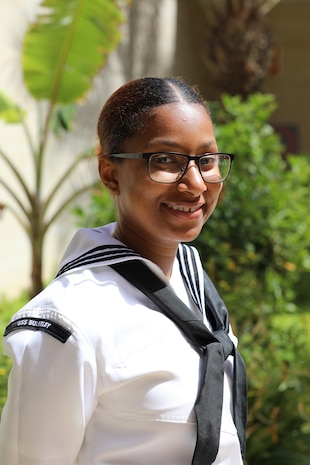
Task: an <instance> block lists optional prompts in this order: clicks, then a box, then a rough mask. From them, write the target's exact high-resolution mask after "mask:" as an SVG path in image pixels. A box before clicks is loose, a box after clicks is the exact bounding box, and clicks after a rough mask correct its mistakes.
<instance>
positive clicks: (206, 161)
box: [200, 157, 216, 169]
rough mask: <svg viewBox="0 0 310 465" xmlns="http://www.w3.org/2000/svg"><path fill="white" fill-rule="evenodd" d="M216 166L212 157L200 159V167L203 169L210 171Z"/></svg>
mask: <svg viewBox="0 0 310 465" xmlns="http://www.w3.org/2000/svg"><path fill="white" fill-rule="evenodd" d="M215 164H216V159H215V158H214V157H206V158H201V159H200V166H201V167H202V168H204V169H207V168H208V169H210V168H212V167H213V166H214V165H215Z"/></svg>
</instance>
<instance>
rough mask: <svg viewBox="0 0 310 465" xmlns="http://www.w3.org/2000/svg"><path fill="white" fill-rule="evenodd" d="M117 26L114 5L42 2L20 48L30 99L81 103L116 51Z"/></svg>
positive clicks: (102, 0) (104, 0) (110, 0)
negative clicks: (79, 101) (98, 74)
mask: <svg viewBox="0 0 310 465" xmlns="http://www.w3.org/2000/svg"><path fill="white" fill-rule="evenodd" d="M121 22H122V14H121V11H120V8H119V3H118V2H116V1H115V0H91V1H89V0H66V1H59V0H45V1H44V2H43V3H42V6H41V8H40V10H39V14H38V17H37V20H36V22H35V23H34V24H32V25H31V27H30V28H29V30H28V32H27V33H26V35H25V40H24V45H23V56H22V62H23V71H24V78H25V82H26V85H27V87H28V89H29V91H30V92H31V94H32V95H33V96H34V97H35V98H36V99H46V100H49V101H50V102H54V103H70V102H74V101H76V100H78V99H79V98H81V97H82V96H83V95H84V94H85V93H86V92H87V91H88V89H89V88H90V86H91V84H92V80H93V78H94V76H95V75H96V74H97V73H98V71H99V70H100V68H101V67H103V66H104V64H105V60H106V58H107V55H108V53H109V52H110V51H111V50H112V49H113V48H114V47H115V46H116V45H117V43H118V41H119V39H120V32H119V25H120V23H121Z"/></svg>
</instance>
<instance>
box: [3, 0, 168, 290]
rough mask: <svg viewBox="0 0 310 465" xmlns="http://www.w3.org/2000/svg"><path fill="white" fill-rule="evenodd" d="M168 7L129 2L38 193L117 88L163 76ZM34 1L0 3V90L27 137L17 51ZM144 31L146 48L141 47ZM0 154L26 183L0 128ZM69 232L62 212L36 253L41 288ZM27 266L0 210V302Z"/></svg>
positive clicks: (146, 0)
mask: <svg viewBox="0 0 310 465" xmlns="http://www.w3.org/2000/svg"><path fill="white" fill-rule="evenodd" d="M176 1H177V0H156V2H153V0H143V1H141V0H135V1H134V2H133V3H132V6H134V9H135V18H133V21H132V22H131V23H130V22H126V23H124V25H123V27H122V32H123V39H122V42H121V44H120V45H119V47H118V48H117V50H115V51H114V52H113V53H112V54H111V55H110V56H109V59H108V63H107V65H106V67H105V69H104V70H103V71H102V72H101V73H100V75H99V76H97V78H96V79H95V82H94V88H93V90H92V91H91V92H90V94H89V95H87V98H86V100H85V103H84V104H83V106H82V107H81V108H80V110H79V111H78V121H77V124H76V129H75V131H73V132H72V133H70V134H69V135H68V137H65V139H64V140H57V139H55V138H54V139H53V140H52V143H51V146H50V148H49V151H48V154H47V159H46V163H47V166H46V170H45V173H46V177H45V181H44V188H45V193H46V192H48V190H49V189H50V188H51V186H52V185H53V181H54V180H55V179H57V177H58V178H59V174H60V172H61V171H62V169H63V168H64V165H65V164H66V163H69V161H70V160H71V159H72V158H71V157H72V156H74V155H76V154H78V153H81V152H82V151H84V150H86V149H87V148H89V147H91V146H93V145H94V144H95V142H96V122H97V118H98V114H99V111H100V109H101V107H102V105H103V104H104V101H105V100H106V98H107V97H108V96H109V95H110V94H111V93H112V92H113V91H114V90H115V89H116V88H117V87H119V86H120V85H121V84H122V83H123V82H125V81H127V80H129V79H131V78H135V77H139V76H141V75H151V74H152V75H166V74H170V73H171V71H170V68H171V63H172V61H173V60H172V56H173V54H174V48H175V16H176ZM39 2H40V0H27V1H26V2H25V0H10V1H8V0H0V22H1V28H0V69H1V73H0V90H1V91H4V92H5V93H6V94H8V95H9V96H10V97H11V98H13V99H14V100H16V101H17V102H18V103H19V104H20V105H21V106H22V107H23V108H25V109H26V111H27V115H28V123H29V125H30V128H31V131H32V132H33V133H34V134H35V131H36V130H37V124H36V116H37V111H36V107H35V105H34V102H33V100H32V99H31V97H30V96H29V95H28V93H27V91H26V89H25V86H24V84H23V79H22V70H21V67H20V50H21V41H22V38H23V34H24V31H25V29H26V27H27V22H28V20H29V18H32V17H34V16H35V12H36V10H37V5H38V4H39ZM132 11H133V10H132ZM155 15H156V17H155ZM145 28H147V34H148V35H147V38H148V39H149V41H151V43H150V42H149V43H148V41H147V40H146V32H145ZM133 39H134V40H133ZM133 42H134V46H133ZM150 52H151V53H150ZM0 148H2V149H4V150H5V151H6V153H7V154H8V155H9V156H10V158H11V159H14V162H16V163H17V165H18V166H22V167H23V174H24V176H25V180H26V181H27V183H31V181H32V180H33V173H32V165H31V157H30V156H29V152H28V148H27V143H26V141H25V137H24V134H23V132H22V130H21V128H20V127H18V126H16V125H6V124H4V123H3V122H2V121H0ZM94 162H95V159H94ZM3 170H6V168H5V166H4V164H3V162H2V163H1V159H0V172H1V174H2V173H3ZM95 171H96V167H95ZM93 173H94V176H95V177H96V179H97V174H96V173H95V172H94V171H93ZM84 174H85V173H83V175H84ZM5 176H6V179H7V180H8V182H9V184H10V186H11V187H12V188H13V189H14V190H15V189H18V187H17V184H16V183H15V182H14V179H13V176H12V175H11V173H10V172H9V171H8V170H6V174H5ZM10 202H11V199H10V197H9V196H8V195H7V194H6V192H5V190H4V189H3V187H2V186H1V185H0V203H10ZM75 230H76V224H75V223H74V218H73V217H72V215H70V214H69V213H67V214H65V215H62V216H61V217H60V218H59V221H57V223H55V225H54V227H52V228H51V229H50V230H49V232H48V235H47V237H46V241H45V248H44V279H45V281H49V280H50V278H51V277H52V276H53V274H54V272H55V269H56V267H57V264H58V263H59V260H60V258H61V256H62V254H63V252H64V249H65V248H66V246H67V244H68V241H69V240H70V238H71V236H72V235H73V233H74V231H75ZM30 259H31V249H30V244H29V240H28V239H27V237H26V236H25V233H24V231H23V230H22V229H21V227H20V225H19V224H18V222H17V221H16V220H15V218H14V217H13V215H12V214H11V213H10V211H8V210H4V211H3V212H2V214H0V299H1V297H2V295H6V296H9V297H10V296H16V295H18V294H19V293H20V292H21V290H23V289H26V288H29V285H30V267H31V260H30Z"/></svg>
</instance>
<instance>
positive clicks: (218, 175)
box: [149, 153, 230, 183]
mask: <svg viewBox="0 0 310 465" xmlns="http://www.w3.org/2000/svg"><path fill="white" fill-rule="evenodd" d="M188 163H189V159H188V158H187V156H185V155H180V154H172V153H155V154H153V155H152V156H151V157H150V158H149V175H150V178H151V179H152V180H153V181H155V182H161V183H173V182H177V181H178V180H179V179H181V177H182V176H183V175H184V173H185V171H186V169H187V166H188ZM229 170H230V157H229V155H226V154H211V155H205V156H203V157H201V158H200V159H199V171H200V173H201V176H202V178H203V179H204V180H205V181H207V182H209V183H218V182H221V181H223V180H224V179H226V177H227V176H228V174H229Z"/></svg>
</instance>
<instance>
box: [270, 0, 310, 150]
mask: <svg viewBox="0 0 310 465" xmlns="http://www.w3.org/2000/svg"><path fill="white" fill-rule="evenodd" d="M268 23H269V24H270V26H271V27H272V29H273V31H274V37H275V44H276V46H277V48H276V53H277V55H278V56H277V60H278V66H279V69H278V72H277V73H276V74H273V75H269V77H268V79H267V81H266V85H265V90H266V91H267V92H272V93H273V94H275V95H276V97H277V101H278V103H279V107H278V109H277V110H276V112H275V113H274V115H273V118H272V120H273V121H274V122H276V123H284V124H288V125H293V126H294V127H296V129H297V137H298V141H297V142H298V145H299V150H300V151H301V152H307V153H310V126H309V108H310V0H300V1H299V0H294V1H288V2H283V3H282V4H281V3H280V4H279V5H278V6H277V7H276V8H275V9H274V10H273V11H271V13H270V15H269V16H268Z"/></svg>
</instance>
